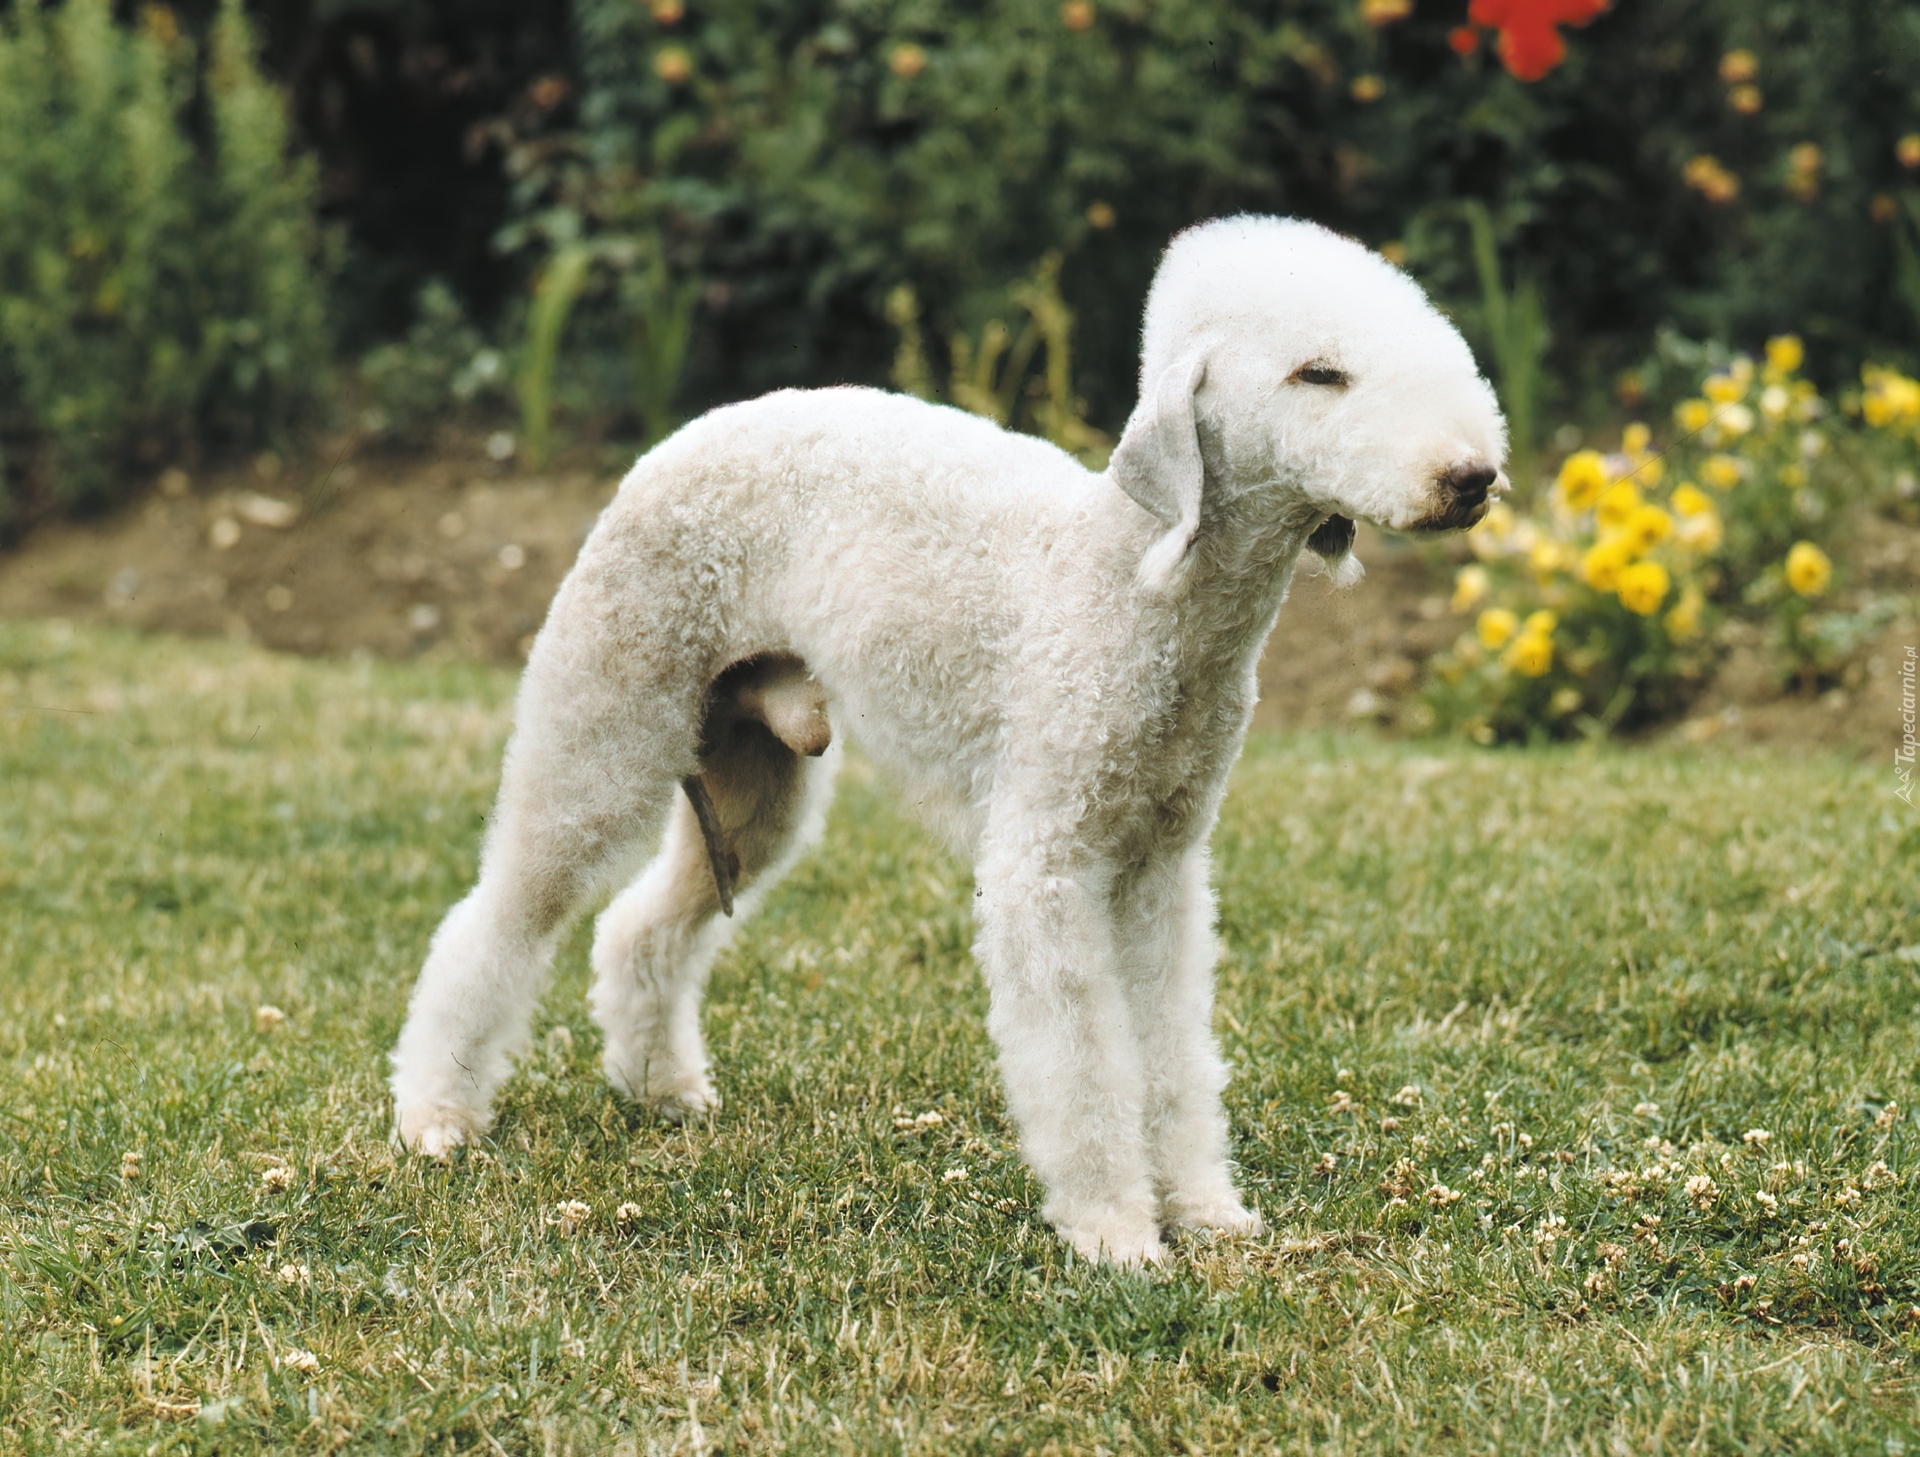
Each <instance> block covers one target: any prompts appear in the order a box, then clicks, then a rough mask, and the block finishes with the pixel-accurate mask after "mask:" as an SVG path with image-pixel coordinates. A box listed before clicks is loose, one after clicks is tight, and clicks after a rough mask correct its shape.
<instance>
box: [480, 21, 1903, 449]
mask: <svg viewBox="0 0 1920 1457" xmlns="http://www.w3.org/2000/svg"><path fill="white" fill-rule="evenodd" d="M577 14H578V19H579V29H580V35H581V38H582V51H581V70H582V76H583V81H584V87H583V93H582V103H581V108H580V112H579V127H580V130H579V132H578V134H577V136H575V137H574V138H573V139H572V142H571V143H570V144H568V145H564V146H563V145H555V146H552V147H550V148H548V149H547V150H545V151H543V152H538V153H536V152H534V151H533V150H532V149H529V151H528V154H527V162H526V165H525V168H524V170H523V171H522V173H521V174H520V175H521V186H522V206H523V219H524V221H523V224H522V229H523V230H524V229H525V228H526V227H533V226H537V227H539V228H542V229H545V230H546V231H547V233H548V235H549V236H551V237H552V238H554V239H555V240H557V241H559V242H564V241H565V240H567V239H569V238H574V237H581V236H592V235H594V234H596V233H598V232H599V231H602V230H604V229H613V230H615V231H621V230H626V231H629V232H637V233H639V234H643V235H644V236H645V237H647V238H648V239H656V238H657V239H659V240H661V242H662V243H663V245H664V246H665V247H666V249H667V251H668V253H669V256H670V257H672V259H673V260H674V266H675V267H676V269H677V270H680V271H683V272H687V273H693V274H697V275H699V276H701V277H702V278H703V279H706V280H708V282H709V284H710V288H709V295H708V296H709V299H710V300H711V301H712V307H711V308H709V309H708V310H706V311H704V312H703V317H702V333H703V335H704V336H705V343H704V346H703V347H697V348H696V350H695V352H694V356H693V359H692V375H693V377H692V380H691V383H690V389H691V392H692V393H693V394H695V395H697V396H699V397H700V398H702V399H716V398H722V397H728V396H736V395H741V394H751V393H756V392H758V391H761V390H764V389H767V388H770V387H774V386H777V385H785V384H800V383H817V382H820V381H823V380H826V379H834V378H864V379H870V380H876V381H877V380H879V379H881V378H884V377H885V376H886V375H887V373H888V367H889V363H890V360H891V356H892V354H893V352H894V348H895V343H896V340H895V337H894V333H893V331H892V330H891V329H888V328H886V327H885V325H884V321H885V317H886V315H885V300H886V298H887V296H888V294H889V293H890V291H891V290H892V289H893V287H894V286H895V285H896V284H898V283H899V282H901V281H902V280H903V279H904V280H905V281H907V282H909V283H911V284H912V286H913V288H914V291H915V294H916V296H917V297H918V299H919V300H920V302H921V306H922V309H923V311H924V318H923V320H922V327H923V328H925V329H927V330H928V331H929V333H930V334H931V335H933V336H938V337H950V336H951V335H952V334H953V333H954V332H955V331H959V330H964V331H966V332H967V333H969V334H974V333H977V332H979V331H980V330H981V329H982V328H983V327H984V325H985V323H986V321H987V320H988V319H990V318H993V317H1000V318H1003V319H1004V318H1006V317H1008V316H1009V311H1010V310H1011V309H1013V308H1015V307H1016V305H1015V304H1014V303H1013V302H1012V301H1011V295H1010V291H1011V289H1012V288H1013V287H1014V286H1015V285H1016V284H1017V283H1018V281H1019V280H1020V279H1022V278H1024V277H1026V276H1027V275H1028V274H1029V273H1030V272H1031V270H1032V268H1033V266H1034V261H1035V260H1036V259H1039V258H1042V257H1045V256H1047V255H1049V254H1050V253H1053V252H1056V251H1058V252H1059V253H1060V254H1061V255H1062V257H1063V259H1064V266H1063V270H1062V278H1063V280H1064V284H1063V286H1064V288H1065V292H1066V301H1067V302H1068V303H1069V304H1070V306H1071V307H1072V308H1073V310H1074V312H1075V314H1076V315H1077V317H1078V318H1079V320H1080V330H1079V337H1078V339H1077V343H1078V346H1079V351H1080V355H1081V359H1082V364H1081V368H1080V374H1079V379H1078V381H1077V383H1078V386H1079V388H1080V389H1081V390H1082V391H1083V393H1084V394H1085V396H1086V398H1087V400H1088V402H1089V413H1090V417H1091V418H1092V419H1093V420H1094V421H1096V422H1097V423H1099V424H1101V425H1103V426H1108V427H1111V426H1113V425H1117V424H1118V423H1119V421H1120V420H1121V419H1123V418H1124V417H1125V415H1126V412H1127V410H1128V409H1129V408H1130V406H1131V404H1132V396H1133V387H1134V381H1133V374H1132V370H1133V360H1134V355H1135V350H1134V334H1135V330H1136V328H1137V325H1138V315H1137V309H1138V304H1139V300H1140V298H1141V296H1142V294H1143V292H1144V289H1145V285H1146V281H1147V278H1148V277H1149V275H1150V273H1151V270H1152V267H1153V263H1154V260H1155V258H1156V256H1157V254H1158V252H1159V250H1160V248H1161V247H1162V246H1164V244H1165V242H1166V239H1167V238H1168V237H1169V236H1170V235H1171V234H1172V233H1173V232H1174V231H1176V230H1177V229H1178V228H1180V227H1181V226H1184V225H1185V224H1187V223H1189V222H1192V221H1194V220H1196V219H1199V218H1203V217H1207V216H1213V215H1217V214H1220V213H1223V212H1230V211H1232V210H1234V209H1236V208H1257V209H1260V210H1264V211H1273V212H1282V213H1294V214H1300V215H1305V216H1310V217H1315V218H1318V219H1320V220H1322V221H1324V222H1326V223H1328V224H1329V225H1331V226H1334V227H1336V228H1339V229H1341V230H1343V231H1346V232H1350V233H1353V234H1355V235H1357V236H1360V237H1363V238H1366V239H1368V240H1369V241H1372V242H1374V243H1376V244H1383V245H1392V246H1393V247H1394V248H1395V251H1396V253H1397V254H1399V253H1402V250H1404V252H1403V256H1404V257H1405V258H1406V260H1407V263H1408V266H1409V267H1410V268H1411V269H1412V270H1413V271H1414V272H1415V273H1416V274H1417V275H1418V276H1419V277H1421V278H1422V280H1423V281H1425V282H1427V283H1428V284H1430V285H1431V286H1433V287H1434V288H1435V289H1436V290H1437V292H1438V293H1439V295H1440V296H1441V297H1442V299H1443V300H1446V301H1449V302H1452V303H1454V304H1456V305H1458V306H1459V307H1460V309H1461V311H1462V313H1463V314H1467V313H1471V312H1473V311H1475V305H1476V300H1479V301H1481V302H1482V303H1484V301H1485V300H1486V299H1487V298H1488V297H1489V295H1488V294H1487V291H1486V287H1485V285H1486V281H1487V280H1488V279H1489V278H1490V277H1491V276H1493V275H1492V274H1491V273H1490V272H1489V270H1488V267H1487V264H1488V261H1489V260H1488V248H1487V244H1488V242H1489V241H1490V242H1491V243H1492V244H1494V245H1496V246H1497V251H1498V254H1499V258H1498V260H1497V261H1498V267H1497V269H1495V270H1493V272H1494V273H1497V274H1498V275H1500V276H1502V277H1506V278H1511V279H1513V280H1515V283H1514V285H1513V286H1512V287H1511V289H1510V290H1508V289H1503V290H1501V291H1500V296H1501V297H1502V298H1503V299H1510V301H1511V307H1509V308H1507V309H1506V310H1505V318H1504V320H1502V322H1501V326H1500V327H1499V328H1497V329H1491V330H1490V331H1488V332H1487V333H1486V334H1485V336H1484V337H1483V338H1482V340H1481V342H1482V343H1484V344H1486V345H1487V346H1488V347H1489V359H1488V363H1489V368H1490V372H1498V373H1499V374H1500V375H1501V376H1502V377H1503V379H1504V380H1505V381H1506V382H1507V386H1506V387H1507V392H1508V393H1509V395H1511V396H1513V401H1514V403H1515V405H1516V407H1517V408H1518V409H1520V410H1521V412H1522V413H1524V412H1525V410H1526V409H1527V407H1528V405H1529V403H1531V404H1532V408H1533V409H1534V410H1535V412H1536V413H1537V411H1538V410H1539V409H1540V408H1541V404H1542V402H1540V401H1539V400H1538V399H1537V398H1535V397H1536V396H1537V394H1538V388H1539V387H1538V385H1537V384H1535V385H1534V387H1533V392H1532V393H1531V394H1530V393H1529V392H1528V385H1529V383H1530V382H1532V381H1534V380H1536V379H1537V378H1538V376H1537V375H1535V374H1534V373H1533V372H1532V371H1531V369H1530V361H1531V360H1533V359H1535V358H1537V356H1538V353H1539V351H1540V349H1541V348H1542V346H1543V345H1544V343H1545V340H1546V338H1547V336H1548V335H1549V333H1550V335H1551V338H1552V340H1553V341H1554V343H1553V349H1552V352H1551V354H1550V355H1549V357H1548V363H1549V365H1550V367H1551V368H1552V369H1553V371H1554V372H1555V373H1556V374H1558V375H1559V376H1561V377H1562V378H1564V379H1567V380H1569V381H1570V382H1571V383H1573V384H1574V385H1575V387H1576V389H1578V388H1579V387H1581V386H1583V385H1585V384H1587V383H1589V382H1610V381H1611V378H1612V376H1613V373H1614V371H1616V370H1617V369H1619V368H1620V367H1622V366H1625V365H1628V364H1631V363H1633V362H1635V361H1637V360H1638V359H1639V358H1640V357H1641V356H1642V355H1643V354H1644V353H1645V351H1646V348H1647V345H1648V341H1649V340H1650V339H1651V337H1652V335H1653V332H1654V330H1655V328H1656V327H1657V326H1659V325H1660V324H1662V323H1666V322H1671V323H1673V324H1675V325H1677V326H1678V327H1680V328H1682V329H1683V330H1685V331H1687V332H1689V333H1691V334H1693V335H1695V336H1697V337H1716V338H1724V339H1730V340H1733V341H1735V342H1738V343H1746V344H1748V345H1754V344H1757V343H1758V342H1759V340H1760V339H1761V338H1762V337H1764V336H1765V335H1766V334H1767V333H1771V332H1778V331H1780V330H1782V329H1785V328H1789V327H1792V328H1797V329H1799V330H1800V331H1801V332H1803V333H1804V334H1805V335H1806V337H1807V340H1808V347H1809V350H1810V353H1811V357H1812V359H1813V362H1814V366H1815V369H1816V371H1817V372H1819V373H1820V374H1822V375H1823V377H1826V378H1829V379H1830V378H1832V377H1833V375H1834V373H1835V372H1836V370H1838V369H1850V368H1851V367H1852V365H1853V364H1854V363H1857V362H1858V360H1859V359H1861V358H1862V357H1865V356H1866V355H1867V354H1868V353H1869V352H1871V351H1872V350H1874V349H1878V350H1879V351H1880V352H1882V353H1885V354H1894V353H1897V352H1898V351H1900V350H1902V349H1906V348H1908V347H1910V345H1911V343H1912V341H1913V340H1914V339H1915V338H1917V337H1920V332H1917V331H1916V329H1915V327H1914V322H1913V321H1911V320H1908V319H1906V318H1904V317H1903V316H1897V315H1891V314H1890V313H1889V312H1888V311H1887V310H1886V309H1884V308H1883V306H1882V301H1883V300H1884V298H1885V297H1886V295H1887V292H1888V291H1889V290H1890V289H1891V288H1892V287H1894V284H1895V277H1896V268H1897V258H1896V246H1897V245H1896V241H1895V233H1894V230H1893V229H1892V228H1890V227H1889V226H1888V224H1887V223H1886V222H1885V221H1884V216H1885V212H1886V209H1885V208H1884V207H1883V206H1881V205H1880V204H1878V203H1876V202H1875V201H1874V199H1875V197H1876V196H1878V194H1879V193H1881V192H1884V191H1887V190H1888V189H1897V188H1899V187H1901V186H1905V185H1906V184H1905V183H1904V182H1903V180H1902V179H1903V178H1904V177H1905V176H1906V174H1905V172H1904V171H1903V169H1902V167H1901V165H1900V164H1899V163H1898V162H1897V161H1896V159H1895V156H1894V141H1895V138H1896V136H1897V135H1898V134H1899V133H1900V132H1901V131H1902V130H1904V129H1909V128H1910V127H1911V126H1912V125H1913V120H1914V118H1915V117H1916V115H1917V114H1920V113H1916V111H1915V108H1916V107H1917V106H1920V13H1916V12H1915V11H1914V9H1913V7H1910V6H1889V5H1886V4H1885V3H1884V0H1832V3H1825V0H1821V3H1816V0H1782V3H1777V4H1770V5H1767V6H1764V7H1756V6H1753V5H1751V4H1750V3H1748V0H1648V3H1637V4H1633V5H1616V6H1615V7H1613V9H1612V10H1611V11H1610V12H1609V13H1608V14H1606V15H1604V16H1602V17H1601V18H1600V19H1599V20H1597V21H1596V22H1595V23H1594V24H1593V25H1591V26H1589V27H1587V28H1584V29H1581V30H1577V31H1573V32H1570V33H1569V43H1570V49H1569V58H1568V60H1567V62H1566V64H1565V65H1564V66H1562V67H1561V68H1560V69H1558V70H1556V71H1555V72H1553V73H1552V74H1551V75H1549V76H1548V77H1547V78H1546V79H1545V80H1543V81H1541V82H1538V83H1536V84H1533V85H1525V84H1522V83H1520V82H1518V81H1516V80H1514V79H1513V78H1512V77H1510V76H1508V75H1506V74H1505V73H1504V72H1502V71H1501V70H1500V69H1499V68H1498V66H1497V65H1495V64H1494V63H1493V62H1492V60H1491V57H1490V56H1489V55H1488V54H1487V53H1486V51H1485V50H1484V49H1483V50H1482V51H1481V52H1479V53H1477V54H1476V55H1474V56H1472V57H1469V58H1467V59H1466V60H1464V61H1463V60H1462V59H1461V58H1460V57H1458V56H1457V55H1455V54H1454V53H1453V52H1452V51H1451V50H1450V49H1449V48H1448V45H1447V39H1446V37H1447V32H1448V31H1449V29H1450V28H1451V27H1452V26H1454V25H1456V24H1457V23H1458V22H1459V20H1460V18H1461V15H1460V7H1459V6H1458V5H1457V4H1449V3H1442V0H1422V3H1419V4H1417V5H1416V6H1414V7H1413V13H1412V15H1411V17H1410V18H1408V19H1405V20H1402V21H1399V22H1397V23H1390V24H1384V25H1380V26H1377V27H1375V26H1369V25H1367V24H1365V23H1364V22H1363V20H1362V18H1361V16H1360V14H1359V7H1357V6H1355V5H1354V4H1352V3H1351V0H1287V3H1281V0H1263V3H1259V4H1253V5H1242V4H1230V3H1227V0H1159V3H1153V4H1148V3H1145V0H1109V3H1102V4H1097V5H1087V4H1082V5H1068V6H1064V7H1063V6H1061V5H1060V4H1058V3H1057V0H987V3H985V4H982V5H979V6H971V7H961V6H957V5H949V4H937V3H926V0H866V3H859V4H854V3H844V0H804V3H778V4H776V3H773V0H711V3H706V4H702V5H698V6H694V7H692V8H690V9H684V10H683V8H682V7H681V6H679V5H678V4H677V3H675V4H661V5H657V6H653V7H651V8H650V7H648V6H644V5H641V4H637V3H635V0H579V3H578V10H577ZM1741 47H1746V48H1750V49H1751V50H1752V51H1753V53H1754V55H1755V56H1756V57H1757V61H1756V62H1755V64H1756V66H1757V75H1758V77H1759V87H1760V92H1759V94H1760V95H1761V96H1762V97H1763V100H1762V102H1761V104H1760V107H1759V109H1758V110H1757V111H1754V112H1744V111H1741V110H1739V109H1738V108H1736V107H1735V106H1734V105H1733V104H1732V100H1733V93H1732V88H1731V86H1730V84H1729V83H1727V82H1724V81H1723V80H1722V79H1721V77H1720V74H1719V73H1720V71H1721V69H1722V66H1723V62H1724V58H1725V57H1726V56H1727V54H1728V53H1729V52H1730V51H1733V50H1735V49H1736V48H1741ZM1742 104H1745V102H1744V93H1742ZM1808 144H1811V145H1813V146H1814V147H1816V148H1817V149H1818V150H1817V154H1816V153H1808V152H1806V151H1805V150H1804V148H1805V147H1806V146H1807V145H1808ZM1796 149H1802V150H1798V151H1796ZM1707 155H1711V156H1713V157H1715V158H1717V159H1719V165H1720V166H1721V167H1722V170H1723V172H1724V173H1725V175H1726V176H1727V177H1729V178H1730V179H1732V180H1733V182H1734V184H1735V185H1736V188H1737V191H1736V193H1735V195H1733V196H1732V197H1731V198H1729V199H1726V200H1723V201H1718V202H1716V201H1712V200H1710V199H1709V198H1708V197H1706V196H1705V195H1703V194H1702V193H1701V192H1700V190H1699V189H1698V188H1697V187H1695V186H1692V185H1690V184H1689V182H1688V180H1687V178H1688V175H1689V174H1688V167H1689V164H1690V163H1692V162H1693V161H1694V160H1695V159H1696V158H1699V157H1702V156H1707ZM1809 157H1812V158H1814V161H1813V162H1812V164H1811V170H1808V168H1807V166H1806V165H1804V164H1805V163H1806V161H1807V159H1808V158H1809ZM1796 159H1798V160H1796ZM1463 198H1469V199H1474V200H1477V201H1478V202H1479V203H1481V204H1482V205H1484V208H1485V213H1484V216H1483V221H1484V222H1486V223H1489V224H1490V225H1491V232H1492V237H1491V239H1490V240H1489V239H1488V238H1486V237H1485V236H1484V232H1485V230H1484V229H1481V230H1479V231H1481V232H1482V234H1483V236H1481V237H1480V238H1479V240H1478V242H1477V244H1476V242H1475V241H1474V240H1473V239H1471V238H1470V237H1469V232H1468V230H1466V229H1463V228H1462V227H1461V226H1460V212H1459V204H1460V201H1461V199H1463ZM1876 219H1881V220H1876ZM519 235H520V234H519V233H517V234H516V236H519ZM1536 291H1537V292H1536ZM1499 311H1500V310H1499V309H1497V308H1496V309H1494V310H1493V312H1499ZM1488 322H1489V323H1490V324H1491V323H1492V322H1493V321H1492V320H1491V319H1489V320H1488ZM1522 443H1523V445H1525V444H1531V443H1532V441H1531V438H1530V437H1526V436H1523V437H1522Z"/></svg>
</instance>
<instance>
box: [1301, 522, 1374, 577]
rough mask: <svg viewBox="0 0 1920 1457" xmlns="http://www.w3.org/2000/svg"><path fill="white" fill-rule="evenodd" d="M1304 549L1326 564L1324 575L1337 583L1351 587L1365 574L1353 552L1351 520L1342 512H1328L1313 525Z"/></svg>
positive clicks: (1364, 569)
mask: <svg viewBox="0 0 1920 1457" xmlns="http://www.w3.org/2000/svg"><path fill="white" fill-rule="evenodd" d="M1307 550H1308V551H1310V552H1312V553H1313V554H1314V555H1315V556H1317V557H1319V558H1320V560H1321V561H1322V562H1324V563H1325V564H1326V569H1327V575H1328V576H1329V577H1332V578H1333V585H1334V586H1336V587H1351V586H1352V585H1353V584H1354V583H1355V582H1357V581H1359V580H1360V579H1361V578H1362V577H1364V576H1365V575H1366V574H1367V571H1366V568H1365V567H1363V566H1361V565H1360V558H1359V557H1357V556H1355V555H1354V554H1353V522H1351V521H1350V520H1348V519H1347V518H1346V517H1345V516H1329V517H1328V518H1327V519H1326V520H1325V521H1322V522H1321V523H1320V524H1319V525H1318V526H1316V527H1314V529H1313V535H1311V536H1309V537H1308V538H1307Z"/></svg>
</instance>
